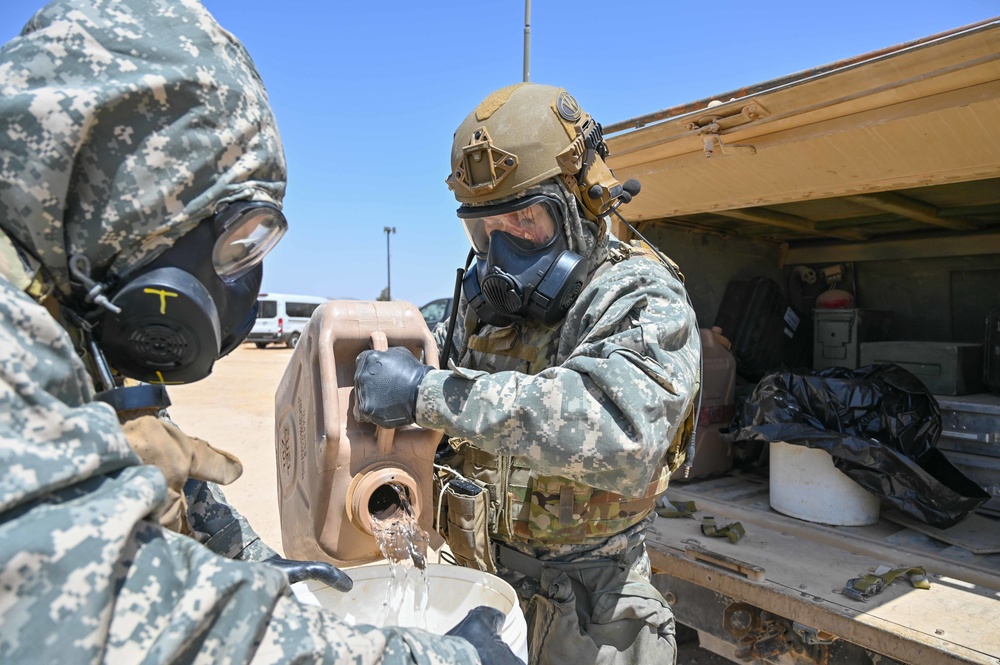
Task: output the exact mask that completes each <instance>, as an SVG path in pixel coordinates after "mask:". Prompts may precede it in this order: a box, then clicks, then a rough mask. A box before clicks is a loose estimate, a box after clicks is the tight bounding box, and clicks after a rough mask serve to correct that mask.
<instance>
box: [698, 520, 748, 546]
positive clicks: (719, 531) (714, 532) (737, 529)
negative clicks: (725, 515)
mask: <svg viewBox="0 0 1000 665" xmlns="http://www.w3.org/2000/svg"><path fill="white" fill-rule="evenodd" d="M701 532H702V533H703V534H705V535H706V536H710V537H712V538H728V539H729V542H731V543H735V542H737V541H738V540H739V539H740V538H742V537H743V536H745V535H746V530H745V529H744V528H743V525H742V524H740V523H739V522H733V523H732V524H726V525H725V526H716V524H715V518H714V517H711V516H708V517H705V519H704V520H702V523H701Z"/></svg>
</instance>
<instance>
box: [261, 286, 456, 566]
mask: <svg viewBox="0 0 1000 665" xmlns="http://www.w3.org/2000/svg"><path fill="white" fill-rule="evenodd" d="M391 346H405V347H406V348H408V349H409V350H410V351H411V352H412V353H413V355H415V356H416V357H417V358H419V359H421V360H422V361H423V362H424V363H426V364H428V365H430V366H432V367H435V368H436V367H437V359H438V351H437V344H436V343H435V341H434V338H433V337H432V335H431V333H430V330H428V328H427V325H426V323H425V322H424V319H423V317H422V316H421V315H420V312H419V310H418V309H417V308H416V307H414V306H413V305H411V304H410V303H407V302H403V301H390V302H374V301H372V302H369V301H355V300H332V301H329V302H327V303H325V304H323V305H321V306H320V307H319V308H318V309H317V310H316V311H315V313H314V314H313V316H312V318H311V319H310V321H309V323H308V324H307V326H306V328H305V330H304V331H303V334H302V338H301V339H300V340H299V343H298V344H297V345H296V347H295V352H294V353H293V354H292V358H291V360H290V361H289V363H288V367H287V368H286V370H285V374H284V376H283V377H282V379H281V383H280V384H279V385H278V391H277V394H276V395H275V455H276V458H277V460H276V461H277V467H278V505H279V512H280V515H281V540H282V545H283V547H284V554H285V556H287V557H290V558H296V559H317V560H326V561H331V562H332V563H334V564H336V565H339V566H354V565H360V564H363V563H369V562H371V561H375V560H377V559H380V558H382V554H381V552H380V551H379V548H378V545H377V544H376V542H375V537H374V536H373V533H372V524H371V520H372V516H373V515H374V516H375V517H380V516H388V515H389V514H391V513H392V512H393V511H394V510H398V509H400V507H401V501H400V495H399V492H398V491H397V489H396V488H397V487H402V489H403V491H404V493H405V495H406V496H405V497H404V498H405V499H406V500H407V501H408V502H409V504H410V506H411V507H412V511H413V514H414V515H416V516H417V518H418V523H419V524H420V526H421V527H422V528H423V529H424V530H425V531H428V532H431V533H433V529H432V527H431V512H432V504H433V500H432V497H431V492H432V485H431V483H432V480H431V478H432V474H433V464H434V453H435V451H436V449H437V445H438V443H439V442H440V440H441V436H442V433H441V431H439V430H427V429H423V428H420V427H417V426H415V425H410V426H406V427H400V428H396V429H384V428H381V427H376V426H375V425H372V424H370V423H359V422H357V421H356V420H355V419H354V415H353V405H354V395H353V392H354V390H353V389H354V368H355V359H356V358H357V356H358V354H359V353H361V352H362V351H364V350H366V349H380V350H384V349H386V348H388V347H391Z"/></svg>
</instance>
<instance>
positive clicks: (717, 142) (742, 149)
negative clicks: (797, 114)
mask: <svg viewBox="0 0 1000 665" xmlns="http://www.w3.org/2000/svg"><path fill="white" fill-rule="evenodd" d="M767 115H768V112H767V110H766V109H765V108H764V107H763V106H761V105H760V103H759V102H753V103H750V104H746V105H744V106H740V107H732V108H730V109H725V110H719V111H718V112H716V113H706V114H705V115H703V116H700V117H698V118H697V119H695V120H694V121H693V122H690V123H688V125H687V129H688V130H689V131H696V132H698V134H700V135H701V136H702V140H703V141H704V144H705V157H711V156H712V155H713V154H714V153H715V151H716V150H719V151H720V152H722V154H723V155H756V154H757V148H755V147H754V146H752V145H749V144H744V143H723V142H722V137H721V136H720V133H721V132H722V131H724V130H727V129H732V128H733V127H739V126H740V125H745V124H747V123H750V122H753V121H754V120H759V119H760V118H763V117H765V116H767Z"/></svg>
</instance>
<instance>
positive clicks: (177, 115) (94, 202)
mask: <svg viewBox="0 0 1000 665" xmlns="http://www.w3.org/2000/svg"><path fill="white" fill-rule="evenodd" d="M284 187H285V164H284V158H283V155H282V150H281V144H280V141H279V138H278V133H277V128H276V125H275V123H274V118H273V117H272V114H271V111H270V107H269V105H268V102H267V97H266V93H265V91H264V88H263V86H262V84H261V82H260V80H259V77H258V74H257V71H256V69H255V68H254V66H253V63H252V62H251V60H250V58H249V56H248V55H247V54H246V52H245V51H244V50H243V47H242V46H241V45H240V44H239V42H238V41H236V40H235V39H234V38H233V37H232V36H231V35H230V34H229V33H227V32H225V31H224V30H222V29H221V28H220V27H219V26H218V24H217V23H216V22H215V20H214V19H213V18H212V17H211V16H210V15H209V14H208V12H207V11H205V9H204V8H203V7H202V6H201V5H200V4H198V3H197V2H194V1H193V0H67V1H65V2H55V3H52V4H50V5H47V6H46V7H45V8H44V9H43V10H41V11H40V12H39V13H38V14H37V15H36V16H35V17H34V18H33V19H32V20H31V22H30V23H29V24H28V26H27V27H26V28H25V29H24V31H23V32H22V34H21V36H19V37H17V38H15V39H14V40H12V41H11V42H9V43H7V44H6V45H4V46H3V47H2V48H0V662H3V663H32V664H34V663H60V664H64V663H115V664H118V663H131V662H171V663H186V662H204V663H220V664H225V663H248V662H251V661H252V662H254V663H278V662H300V663H315V662H323V663H341V662H349V663H362V664H365V663H387V664H395V663H475V662H477V658H476V655H475V652H474V650H473V649H472V647H471V645H469V644H468V643H467V642H465V641H463V640H458V639H453V638H446V637H441V636H436V635H430V634H428V633H424V632H421V631H410V630H404V629H392V628H388V629H375V628H372V627H358V628H354V627H350V626H348V625H346V624H344V623H343V622H341V621H339V620H337V619H336V618H335V617H334V616H333V615H331V614H330V613H328V612H326V611H324V610H321V609H319V608H316V607H308V606H303V605H302V604H300V603H298V602H297V601H296V600H294V599H293V598H292V596H291V595H290V594H288V592H287V587H288V580H287V578H286V577H285V576H284V574H283V573H282V572H280V571H279V570H277V569H274V568H271V567H268V566H266V565H264V564H259V563H250V562H243V561H233V560H229V559H226V558H223V557H221V556H218V555H216V554H214V553H212V552H211V551H209V550H208V549H206V548H205V547H204V546H202V545H200V544H199V543H198V542H196V541H195V540H193V539H191V538H188V537H185V536H181V535H178V534H176V533H173V532H169V531H165V530H164V529H163V528H161V527H160V526H159V525H158V524H157V523H156V519H155V515H156V514H157V511H158V510H159V509H160V508H161V507H162V505H163V502H164V501H165V499H166V482H165V479H164V477H163V475H162V474H161V473H160V471H159V470H158V469H157V468H155V467H151V466H143V465H141V464H140V462H139V459H138V458H137V457H136V456H135V454H134V453H133V452H132V451H131V449H130V448H129V446H128V444H127V442H126V439H125V437H124V434H123V432H122V429H121V426H120V425H119V424H118V418H117V416H116V415H115V413H114V411H113V410H112V408H111V407H110V406H108V405H106V404H103V403H100V402H94V401H93V385H92V382H91V380H90V378H89V377H88V375H87V373H86V370H85V367H84V365H83V362H82V361H81V360H80V358H79V357H78V356H77V354H76V352H75V350H74V347H73V344H72V342H71V339H70V337H69V335H68V333H67V332H66V330H65V328H64V327H63V326H62V325H61V324H60V322H59V321H57V320H56V319H55V318H53V316H52V314H50V312H49V310H48V309H47V308H46V307H45V306H44V304H39V303H38V302H36V300H35V299H34V298H32V297H31V296H29V295H28V294H27V293H26V292H25V289H29V290H32V291H33V292H34V293H35V294H36V296H38V297H40V298H41V299H42V300H43V302H51V301H50V300H46V299H45V298H44V294H46V293H49V294H52V295H57V294H59V293H65V292H67V291H68V290H69V289H70V288H71V286H70V282H69V273H68V270H67V258H68V256H69V255H70V254H76V253H79V254H83V255H84V256H86V257H87V258H88V259H89V260H90V263H91V264H92V265H93V266H94V268H95V270H98V271H102V270H105V269H108V268H112V267H113V268H114V269H119V268H123V267H127V266H132V265H137V264H139V263H140V262H142V261H146V260H151V259H152V258H153V257H155V255H156V254H157V253H158V252H159V251H162V249H163V248H165V247H167V246H169V245H170V244H171V243H173V241H174V240H176V239H177V238H178V237H180V236H181V235H183V234H184V233H185V232H186V231H187V230H189V229H191V228H192V227H193V226H194V225H195V224H196V223H197V222H198V221H199V220H200V219H202V218H204V217H205V216H207V215H209V214H211V212H212V211H213V210H214V208H215V206H216V205H217V204H218V203H220V202H222V201H225V200H234V199H257V200H269V201H273V202H274V203H276V204H277V203H280V201H281V198H282V196H283V193H284ZM52 295H50V296H49V297H52Z"/></svg>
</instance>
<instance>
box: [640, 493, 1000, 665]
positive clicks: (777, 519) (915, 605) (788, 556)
mask: <svg viewBox="0 0 1000 665" xmlns="http://www.w3.org/2000/svg"><path fill="white" fill-rule="evenodd" d="M766 487H767V485H766V483H764V484H761V483H759V482H756V483H755V482H753V481H752V480H748V479H745V478H739V477H728V478H722V479H717V480H709V481H701V482H694V483H689V484H684V485H681V484H677V485H674V486H672V487H671V489H670V490H668V492H667V496H668V498H670V499H671V500H674V501H694V502H695V503H696V505H697V507H698V511H697V512H696V514H695V517H696V518H697V519H686V518H673V519H665V518H661V517H658V518H657V520H656V522H655V524H654V526H653V528H652V529H651V530H650V532H649V540H648V545H649V551H650V560H651V562H652V565H653V570H654V573H665V574H666V576H665V577H662V578H661V583H660V584H659V585H658V586H660V588H661V591H666V592H667V593H673V592H672V591H671V590H670V589H669V588H664V587H665V586H666V587H669V586H670V584H671V581H672V580H677V582H676V584H677V588H684V587H685V585H686V584H693V585H696V586H697V587H701V588H707V589H711V590H713V591H715V592H716V593H718V594H721V595H722V596H724V597H725V598H726V599H727V601H726V602H730V601H736V602H744V603H748V604H750V605H753V606H755V607H758V608H760V609H762V610H766V611H767V612H771V613H773V614H776V615H779V616H780V617H785V618H788V619H791V620H794V621H796V622H799V623H800V624H804V625H805V626H809V627H811V628H814V629H818V630H821V631H828V632H830V633H832V634H833V635H836V636H837V637H838V638H840V639H842V640H845V641H847V642H850V643H852V644H855V645H858V646H860V647H864V648H865V649H870V650H871V651H874V652H877V653H880V654H884V655H886V656H889V657H890V658H893V659H896V660H899V661H901V662H906V663H914V664H920V665H925V664H934V665H937V664H952V663H954V664H958V663H976V664H979V665H997V663H998V661H1000V555H978V556H977V555H971V554H970V553H967V552H966V553H965V554H962V553H961V552H956V551H955V550H957V549H958V548H954V547H950V546H947V545H945V544H940V545H938V544H935V543H933V542H928V541H931V539H930V538H928V537H927V536H924V535H922V534H917V533H915V532H912V531H909V530H908V529H905V528H902V527H900V526H899V525H896V524H891V523H889V522H887V521H886V520H880V522H879V523H878V524H875V525H872V526H871V527H830V526H825V525H821V524H814V523H810V522H805V521H802V520H797V519H794V518H790V517H786V516H783V515H780V514H779V513H777V512H775V511H773V510H771V509H770V506H769V505H768V501H767V491H766ZM762 488H763V491H761V490H762ZM720 496H721V497H727V498H724V499H721V500H720V499H719V498H718V497H720ZM713 497H715V498H713ZM709 515H711V516H714V517H715V518H716V523H717V524H719V525H722V524H728V523H730V522H733V521H740V522H741V524H742V525H743V527H744V528H745V529H746V535H745V536H744V537H743V538H742V539H741V540H739V541H738V542H737V543H731V542H729V541H728V540H727V539H725V538H710V537H707V536H705V535H703V534H702V532H701V529H700V522H701V520H702V519H704V517H706V516H709ZM706 552H707V553H708V556H707V557H706V555H705V553H706ZM712 555H716V556H717V557H718V558H719V559H720V563H721V565H715V564H713V563H712V562H711V558H712ZM706 558H707V559H708V560H706ZM732 562H738V563H741V564H742V568H743V569H744V572H739V570H740V568H741V566H740V565H735V566H734V565H733V564H732ZM882 565H884V566H890V567H897V566H908V567H909V566H923V567H924V568H925V569H926V570H927V572H928V574H929V579H930V582H931V588H930V589H916V588H914V587H913V586H911V585H910V583H909V582H908V581H907V580H906V579H903V578H899V579H896V580H895V581H894V582H893V583H892V584H890V585H889V586H888V587H886V589H885V590H884V591H883V592H882V593H880V594H878V595H876V596H873V597H872V598H871V599H869V601H868V602H859V601H855V600H851V599H849V598H847V597H845V596H843V595H841V594H840V593H839V591H840V590H841V589H843V587H844V585H845V584H846V583H847V581H848V580H849V579H850V578H854V577H858V576H860V575H863V574H865V573H869V572H872V571H873V570H874V569H875V568H876V567H878V566H882ZM758 569H763V574H762V576H759V575H756V574H755V571H756V570H758ZM758 576H759V577H762V578H763V579H762V581H754V580H753V579H752V578H753V577H758ZM664 580H665V581H664ZM984 582H985V583H987V584H983V583H984ZM687 588H690V587H687ZM682 605H683V603H680V604H678V605H677V607H681V606H682ZM678 621H680V622H682V623H687V622H686V621H685V617H684V616H683V615H682V612H681V611H680V610H678ZM733 639H734V641H735V638H733Z"/></svg>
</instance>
